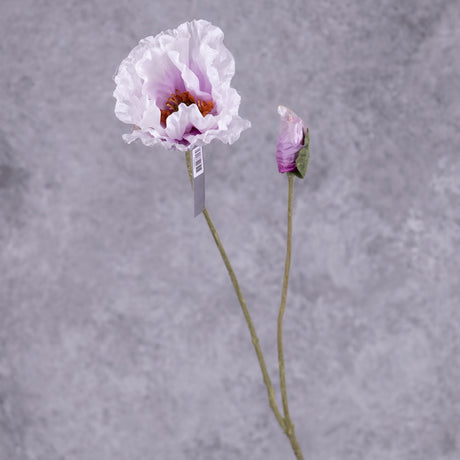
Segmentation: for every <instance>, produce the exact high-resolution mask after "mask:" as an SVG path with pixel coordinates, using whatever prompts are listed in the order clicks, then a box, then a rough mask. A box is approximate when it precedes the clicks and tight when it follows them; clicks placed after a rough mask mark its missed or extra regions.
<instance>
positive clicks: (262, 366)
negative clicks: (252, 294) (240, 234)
mask: <svg viewBox="0 0 460 460" xmlns="http://www.w3.org/2000/svg"><path fill="white" fill-rule="evenodd" d="M185 160H186V163H187V171H188V174H189V178H190V183H191V185H192V187H193V173H192V161H191V155H190V151H187V152H185ZM203 214H204V217H205V219H206V222H207V224H208V227H209V230H210V231H211V234H212V236H213V238H214V241H215V243H216V245H217V248H218V249H219V252H220V255H221V257H222V260H223V261H224V264H225V267H226V268H227V271H228V274H229V275H230V279H231V281H232V284H233V288H234V289H235V292H236V295H237V297H238V300H239V302H240V305H241V309H242V310H243V315H244V318H245V319H246V323H247V325H248V328H249V333H250V334H251V339H252V344H253V345H254V349H255V351H256V355H257V359H258V361H259V365H260V369H261V370H262V375H263V379H264V383H265V387H266V388H267V393H268V400H269V402H270V407H271V409H272V411H273V413H274V414H275V417H276V420H277V421H278V423H279V424H280V426H281V428H282V429H283V431H284V432H286V424H285V420H284V419H283V417H282V415H281V413H280V411H279V409H278V406H277V404H276V400H275V391H274V390H273V385H272V382H271V380H270V376H269V374H268V371H267V366H266V364H265V359H264V355H263V353H262V348H261V347H260V343H259V339H258V337H257V334H256V330H255V327H254V324H253V322H252V319H251V315H250V314H249V310H248V307H247V305H246V301H245V300H244V297H243V294H242V292H241V289H240V286H239V284H238V280H237V278H236V275H235V272H234V271H233V268H232V266H231V264H230V261H229V259H228V257H227V254H226V252H225V249H224V247H223V245H222V242H221V241H220V238H219V235H218V234H217V230H216V227H215V226H214V224H213V222H212V220H211V217H210V216H209V213H208V211H207V209H206V208H205V209H204V211H203Z"/></svg>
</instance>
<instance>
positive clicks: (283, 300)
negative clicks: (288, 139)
mask: <svg viewBox="0 0 460 460" xmlns="http://www.w3.org/2000/svg"><path fill="white" fill-rule="evenodd" d="M287 176H288V183H289V192H288V228H287V245H286V260H285V263H284V279H283V290H282V293H281V305H280V310H279V314H278V363H279V373H280V386H281V399H282V401H283V412H284V420H285V422H286V430H285V433H286V435H287V437H288V438H289V440H290V442H291V446H292V449H293V450H294V453H295V455H296V457H297V458H298V459H299V460H303V455H302V451H301V450H300V446H299V443H298V441H297V438H296V436H295V431H294V424H293V423H292V420H291V416H290V414H289V406H288V397H287V390H286V373H285V367H284V351H283V317H284V312H285V311H286V299H287V289H288V283H289V271H290V268H291V250H292V203H293V195H294V179H295V175H294V174H291V173H288V174H287Z"/></svg>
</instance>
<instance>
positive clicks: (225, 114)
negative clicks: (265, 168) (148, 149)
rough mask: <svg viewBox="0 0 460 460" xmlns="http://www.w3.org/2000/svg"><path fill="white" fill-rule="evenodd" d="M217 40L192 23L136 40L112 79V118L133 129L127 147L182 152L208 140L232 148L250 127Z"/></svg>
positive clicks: (203, 24) (216, 33)
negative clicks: (240, 111) (133, 144)
mask: <svg viewBox="0 0 460 460" xmlns="http://www.w3.org/2000/svg"><path fill="white" fill-rule="evenodd" d="M223 38H224V34H223V32H222V30H221V29H219V28H218V27H215V26H213V25H212V24H211V23H209V22H207V21H205V20H194V21H191V22H186V23H184V24H181V25H180V26H179V27H178V28H177V29H174V30H167V31H165V32H161V33H160V34H158V35H157V36H156V37H147V38H144V39H143V40H141V41H140V42H139V44H138V45H137V46H136V47H135V48H134V49H133V50H132V51H131V52H130V53H129V55H128V57H127V58H126V59H124V60H123V62H122V63H121V64H120V67H119V69H118V72H117V74H116V75H115V77H114V80H115V83H116V88H115V91H114V93H113V95H114V97H115V98H116V105H115V114H116V116H117V117H118V118H119V119H120V120H121V121H123V122H124V123H128V124H131V125H133V131H132V132H131V133H129V134H124V135H123V139H124V140H125V141H126V142H127V143H131V142H133V141H134V140H136V139H140V140H141V141H142V142H143V143H144V144H145V145H147V146H151V145H156V144H160V145H163V146H164V147H166V148H173V149H177V150H182V151H185V150H188V149H190V147H191V146H198V145H204V144H209V143H210V142H211V141H212V140H214V139H218V140H220V141H222V142H225V143H228V144H232V143H233V142H235V141H236V140H237V139H238V138H239V137H240V134H241V132H242V131H243V130H244V129H247V128H249V127H250V126H251V123H250V122H249V121H247V120H244V119H242V118H241V117H240V116H239V115H238V108H239V105H240V99H241V98H240V96H239V94H238V93H237V92H236V90H235V89H233V88H231V87H230V82H231V79H232V77H233V75H234V73H235V61H234V59H233V56H232V54H231V53H230V51H229V50H228V49H227V48H226V47H225V45H224V44H223Z"/></svg>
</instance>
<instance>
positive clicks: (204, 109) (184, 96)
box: [161, 89, 214, 125]
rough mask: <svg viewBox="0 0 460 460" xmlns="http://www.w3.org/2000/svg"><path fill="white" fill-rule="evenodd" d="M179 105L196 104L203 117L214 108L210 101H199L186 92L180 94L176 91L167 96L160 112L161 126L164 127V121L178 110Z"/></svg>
mask: <svg viewBox="0 0 460 460" xmlns="http://www.w3.org/2000/svg"><path fill="white" fill-rule="evenodd" d="M179 104H185V105H187V106H189V105H192V104H196V105H197V107H198V109H199V111H200V112H201V115H203V117H205V116H206V115H207V114H208V113H210V112H211V110H212V109H213V108H214V104H213V102H212V101H202V100H201V99H198V98H194V97H193V96H192V95H191V94H190V93H189V92H188V91H182V93H181V92H179V90H178V89H176V93H175V94H174V93H171V96H169V98H168V100H167V101H166V108H165V109H163V110H161V123H162V124H164V125H166V119H167V118H168V117H169V115H171V114H172V113H174V112H177V111H178V110H179Z"/></svg>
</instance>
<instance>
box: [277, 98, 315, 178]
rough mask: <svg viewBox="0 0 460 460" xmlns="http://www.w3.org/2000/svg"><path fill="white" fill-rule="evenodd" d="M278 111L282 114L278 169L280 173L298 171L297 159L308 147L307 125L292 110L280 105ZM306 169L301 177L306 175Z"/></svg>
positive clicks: (278, 145)
mask: <svg viewBox="0 0 460 460" xmlns="http://www.w3.org/2000/svg"><path fill="white" fill-rule="evenodd" d="M278 113H279V114H280V116H281V127H280V133H279V136H278V143H277V144H276V161H277V163H278V171H279V172H280V173H285V172H298V167H297V166H298V165H297V164H296V161H297V158H298V156H299V152H300V151H301V150H302V149H303V148H306V150H307V149H308V142H307V141H308V131H307V132H306V131H305V125H304V123H303V121H302V119H301V118H299V117H298V116H297V115H296V114H295V113H294V112H293V111H292V110H290V109H288V108H287V107H284V106H282V105H280V106H279V107H278ZM306 153H307V152H306ZM307 163H308V160H307ZM305 171H306V167H305ZM305 171H304V172H303V174H301V177H303V176H304V175H305Z"/></svg>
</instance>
